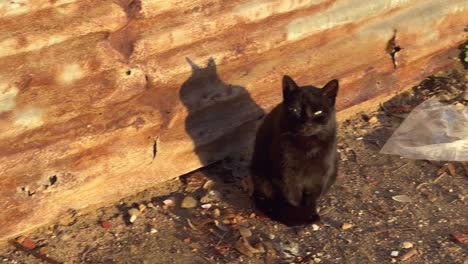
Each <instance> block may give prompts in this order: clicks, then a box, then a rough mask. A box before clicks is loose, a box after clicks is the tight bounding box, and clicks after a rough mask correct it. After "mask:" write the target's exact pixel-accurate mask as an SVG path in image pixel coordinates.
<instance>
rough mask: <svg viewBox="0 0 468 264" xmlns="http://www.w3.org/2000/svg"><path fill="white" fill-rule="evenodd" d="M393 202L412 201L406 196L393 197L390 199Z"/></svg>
mask: <svg viewBox="0 0 468 264" xmlns="http://www.w3.org/2000/svg"><path fill="white" fill-rule="evenodd" d="M392 199H393V200H395V201H397V202H400V203H412V202H413V200H412V199H411V198H410V197H409V196H407V195H404V194H403V195H395V196H393V197H392Z"/></svg>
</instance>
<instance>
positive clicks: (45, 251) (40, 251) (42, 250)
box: [39, 247, 49, 255]
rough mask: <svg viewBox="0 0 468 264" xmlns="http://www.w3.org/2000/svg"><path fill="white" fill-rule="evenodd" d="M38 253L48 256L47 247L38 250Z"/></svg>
mask: <svg viewBox="0 0 468 264" xmlns="http://www.w3.org/2000/svg"><path fill="white" fill-rule="evenodd" d="M39 253H41V254H42V255H47V254H49V248H48V247H41V248H40V249H39Z"/></svg>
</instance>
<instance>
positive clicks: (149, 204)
mask: <svg viewBox="0 0 468 264" xmlns="http://www.w3.org/2000/svg"><path fill="white" fill-rule="evenodd" d="M146 207H148V208H152V209H154V208H156V207H155V206H154V204H153V203H147V204H146Z"/></svg>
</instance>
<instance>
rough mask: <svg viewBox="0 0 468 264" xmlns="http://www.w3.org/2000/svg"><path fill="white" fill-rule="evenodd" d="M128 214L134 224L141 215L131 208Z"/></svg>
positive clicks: (138, 211)
mask: <svg viewBox="0 0 468 264" xmlns="http://www.w3.org/2000/svg"><path fill="white" fill-rule="evenodd" d="M128 214H129V215H130V219H129V221H130V223H134V222H135V221H136V219H137V217H138V216H139V215H140V214H141V212H140V210H138V209H136V208H131V209H130V210H128Z"/></svg>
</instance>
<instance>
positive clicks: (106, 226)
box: [101, 221, 112, 229]
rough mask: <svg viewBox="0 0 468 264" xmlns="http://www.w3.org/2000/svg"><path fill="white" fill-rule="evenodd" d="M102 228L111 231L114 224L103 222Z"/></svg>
mask: <svg viewBox="0 0 468 264" xmlns="http://www.w3.org/2000/svg"><path fill="white" fill-rule="evenodd" d="M101 227H102V228H104V229H111V228H112V223H111V222H110V221H102V222H101Z"/></svg>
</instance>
